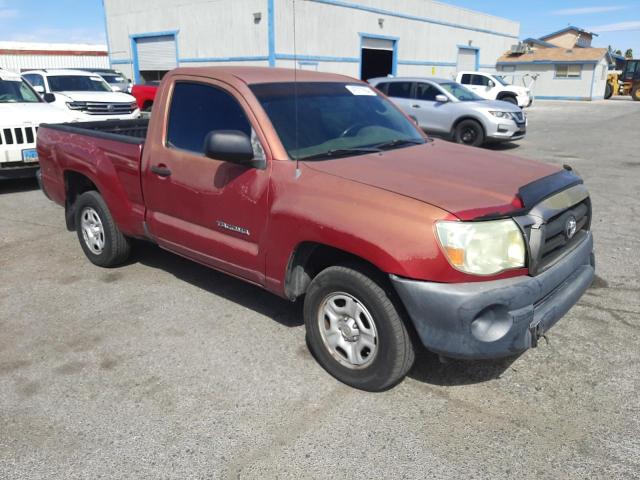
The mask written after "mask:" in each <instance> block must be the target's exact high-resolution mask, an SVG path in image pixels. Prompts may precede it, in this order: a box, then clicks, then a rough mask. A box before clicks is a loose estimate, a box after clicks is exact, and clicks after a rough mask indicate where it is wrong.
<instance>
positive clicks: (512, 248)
mask: <svg viewBox="0 0 640 480" xmlns="http://www.w3.org/2000/svg"><path fill="white" fill-rule="evenodd" d="M436 231H437V233H438V239H439V240H440V245H441V246H442V250H443V251H444V253H445V255H446V257H447V258H448V260H449V263H451V265H453V267H454V268H456V269H457V270H460V271H461V272H465V273H471V274H474V275H493V274H496V273H500V272H502V271H504V270H509V269H512V268H521V267H524V266H525V246H524V238H523V236H522V232H521V231H520V228H519V227H518V225H517V224H516V223H515V222H514V221H513V220H511V219H507V220H492V221H488V222H451V221H440V222H436Z"/></svg>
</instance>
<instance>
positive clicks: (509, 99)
mask: <svg viewBox="0 0 640 480" xmlns="http://www.w3.org/2000/svg"><path fill="white" fill-rule="evenodd" d="M500 100H502V101H503V102H507V103H512V104H513V105H518V100H517V99H516V97H513V96H511V95H507V96H506V97H502V98H501V99H500Z"/></svg>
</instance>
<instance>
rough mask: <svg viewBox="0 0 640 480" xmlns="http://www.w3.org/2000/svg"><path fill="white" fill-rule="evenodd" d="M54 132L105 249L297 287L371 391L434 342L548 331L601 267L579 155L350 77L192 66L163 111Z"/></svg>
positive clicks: (172, 79)
mask: <svg viewBox="0 0 640 480" xmlns="http://www.w3.org/2000/svg"><path fill="white" fill-rule="evenodd" d="M37 145H38V154H39V157H40V163H41V169H42V186H43V190H44V193H45V194H46V195H47V196H48V197H49V198H50V199H52V200H53V201H55V202H57V203H59V204H60V205H62V206H64V208H65V217H66V225H67V227H68V228H69V229H70V230H75V231H76V232H77V237H78V239H79V243H80V246H81V247H82V249H83V250H84V253H85V254H86V256H87V257H88V259H89V260H90V261H91V262H93V263H94V264H96V265H99V266H103V267H112V266H115V265H118V264H120V263H122V262H124V261H125V260H126V259H127V257H128V256H129V253H130V249H131V239H145V240H148V241H150V242H154V243H156V244H157V245H159V246H160V247H161V248H163V249H166V250H169V251H171V252H174V253H176V254H178V255H181V256H184V257H187V258H189V259H192V260H194V261H196V262H199V263H201V264H204V265H207V266H209V267H211V268H214V269H217V270H220V271H222V272H225V273H227V274H229V275H232V276H234V277H237V278H240V279H243V280H245V281H247V282H249V283H252V284H254V285H258V286H260V287H262V288H264V289H266V290H268V291H270V292H273V293H274V294H276V295H280V296H281V297H284V298H287V299H289V300H292V301H295V300H297V299H300V300H302V301H303V302H304V308H303V312H304V313H303V315H304V321H305V326H306V332H307V339H308V344H309V346H310V348H311V350H312V352H313V354H314V356H315V357H316V358H317V360H318V361H319V363H320V364H321V365H322V366H323V367H324V368H325V369H326V370H327V371H328V372H329V373H331V374H332V375H334V376H335V377H336V378H337V379H339V380H341V381H342V382H344V383H346V384H349V385H351V386H354V387H357V388H360V389H364V390H370V391H379V390H384V389H387V388H390V387H391V386H393V385H394V384H396V383H397V382H399V381H400V380H401V379H402V378H403V377H404V376H405V374H406V373H407V372H408V371H409V369H410V368H411V366H412V363H413V360H414V349H415V348H419V345H420V343H422V344H423V345H424V346H425V347H426V348H428V349H430V350H432V351H433V352H436V353H437V354H439V355H441V356H443V357H453V358H466V359H482V358H498V357H504V356H512V355H516V354H519V353H521V352H523V351H525V350H526V349H528V348H530V347H533V346H536V343H537V342H538V339H539V338H540V337H541V336H542V335H544V334H545V333H546V331H547V330H548V329H550V328H551V327H552V326H553V325H554V324H555V323H556V322H557V321H558V320H559V319H560V318H561V317H562V316H563V315H564V314H565V313H566V312H567V311H568V310H569V309H570V308H571V306H572V305H574V304H575V303H576V302H577V301H578V299H579V298H580V296H581V295H582V294H583V293H584V291H585V290H586V289H587V288H588V286H589V284H590V283H591V281H592V279H593V276H594V255H593V240H592V234H591V231H590V225H591V203H590V197H589V193H588V191H587V189H586V187H585V185H584V184H583V181H582V179H581V178H580V177H579V176H578V175H576V173H575V172H574V171H572V170H570V169H569V167H567V168H559V167H557V166H552V165H548V164H544V163H537V162H534V161H530V160H525V159H520V158H516V157H511V156H507V155H503V154H499V153H496V152H491V151H489V152H487V151H483V150H480V149H477V148H474V147H468V146H463V145H456V144H451V143H448V142H445V141H438V140H431V139H429V138H428V137H427V136H426V135H425V134H424V133H423V132H422V131H421V130H420V129H419V128H418V127H417V126H416V125H415V124H414V123H413V122H412V121H411V120H410V119H409V118H408V117H407V116H405V115H404V114H403V113H402V112H401V111H400V110H399V109H398V108H397V107H395V106H394V105H393V104H392V103H391V102H390V101H389V100H388V99H387V98H386V97H385V96H384V95H383V94H381V93H379V92H377V91H375V90H373V89H372V88H371V87H370V86H368V85H367V84H366V83H363V82H361V81H359V80H355V79H353V78H349V77H345V76H341V75H334V74H327V73H318V72H310V71H298V72H294V71H293V70H286V69H275V68H272V69H269V68H258V67H244V68H242V67H217V68H215V67H204V68H178V69H175V70H172V71H171V72H169V73H168V74H167V75H166V77H165V78H164V79H163V81H162V83H161V86H160V89H159V90H158V95H157V97H156V103H155V108H154V115H153V116H152V117H151V119H150V120H149V121H147V120H136V121H112V122H100V123H83V124H77V125H71V124H61V125H47V126H43V127H41V128H40V131H39V133H38V143H37ZM214 315H215V313H214Z"/></svg>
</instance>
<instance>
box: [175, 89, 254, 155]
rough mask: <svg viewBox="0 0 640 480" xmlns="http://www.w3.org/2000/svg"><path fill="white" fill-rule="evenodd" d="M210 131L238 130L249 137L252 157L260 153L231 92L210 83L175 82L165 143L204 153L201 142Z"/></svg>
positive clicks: (249, 126) (243, 114) (242, 112)
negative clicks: (253, 154) (252, 151)
mask: <svg viewBox="0 0 640 480" xmlns="http://www.w3.org/2000/svg"><path fill="white" fill-rule="evenodd" d="M212 130H239V131H241V132H243V133H245V134H246V135H247V136H248V137H249V138H250V139H251V143H252V144H253V147H254V152H255V154H256V157H257V158H259V157H260V156H261V155H264V153H263V150H262V147H261V146H260V142H259V141H258V138H257V136H256V135H255V133H254V132H253V129H252V128H251V124H250V123H249V119H248V118H247V116H246V114H245V113H244V110H243V109H242V107H241V106H240V104H239V103H238V102H237V100H236V99H235V98H233V96H232V95H230V94H229V93H227V92H225V91H224V90H222V89H221V88H218V87H214V86H212V85H205V84H202V83H196V82H177V83H176V85H175V87H174V89H173V95H172V98H171V107H170V110H169V120H168V125H167V146H168V147H169V148H177V149H181V150H188V151H190V152H194V153H197V154H204V141H205V138H206V136H207V134H208V133H209V132H211V131H212ZM258 147H259V148H258Z"/></svg>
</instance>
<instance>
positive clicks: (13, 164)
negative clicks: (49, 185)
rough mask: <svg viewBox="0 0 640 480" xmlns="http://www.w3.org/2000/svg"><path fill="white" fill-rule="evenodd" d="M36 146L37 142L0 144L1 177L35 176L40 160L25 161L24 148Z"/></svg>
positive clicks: (30, 148)
mask: <svg viewBox="0 0 640 480" xmlns="http://www.w3.org/2000/svg"><path fill="white" fill-rule="evenodd" d="M34 148H36V145H35V143H22V144H9V145H0V179H9V178H27V177H33V176H34V175H35V172H36V170H37V169H38V168H39V164H38V162H25V161H24V159H23V155H22V152H23V150H32V149H34Z"/></svg>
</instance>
